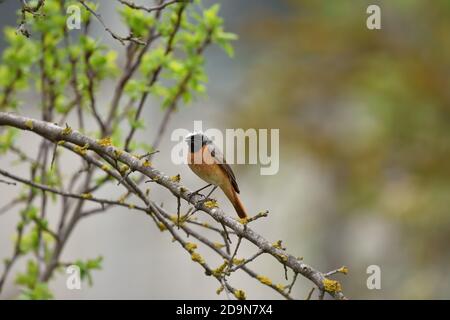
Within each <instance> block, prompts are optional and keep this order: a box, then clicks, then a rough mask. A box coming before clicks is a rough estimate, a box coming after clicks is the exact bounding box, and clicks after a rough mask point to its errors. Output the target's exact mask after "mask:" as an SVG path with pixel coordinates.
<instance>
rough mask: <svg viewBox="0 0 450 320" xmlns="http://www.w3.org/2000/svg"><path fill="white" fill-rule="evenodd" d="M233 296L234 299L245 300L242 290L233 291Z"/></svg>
mask: <svg viewBox="0 0 450 320" xmlns="http://www.w3.org/2000/svg"><path fill="white" fill-rule="evenodd" d="M233 294H234V296H235V297H236V299H238V300H245V299H247V297H246V296H245V292H244V290H234V292H233Z"/></svg>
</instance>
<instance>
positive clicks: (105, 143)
mask: <svg viewBox="0 0 450 320" xmlns="http://www.w3.org/2000/svg"><path fill="white" fill-rule="evenodd" d="M97 143H98V144H99V145H101V146H102V147H109V146H112V141H111V137H105V138H103V139H99V140H97Z"/></svg>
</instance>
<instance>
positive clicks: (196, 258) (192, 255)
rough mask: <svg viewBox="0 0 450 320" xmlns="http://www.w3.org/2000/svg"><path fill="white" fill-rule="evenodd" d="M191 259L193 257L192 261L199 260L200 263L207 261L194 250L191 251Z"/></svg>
mask: <svg viewBox="0 0 450 320" xmlns="http://www.w3.org/2000/svg"><path fill="white" fill-rule="evenodd" d="M191 259H192V261H195V262H198V263H200V264H204V263H205V260H204V259H203V257H202V256H201V255H200V254H199V253H197V252H192V253H191Z"/></svg>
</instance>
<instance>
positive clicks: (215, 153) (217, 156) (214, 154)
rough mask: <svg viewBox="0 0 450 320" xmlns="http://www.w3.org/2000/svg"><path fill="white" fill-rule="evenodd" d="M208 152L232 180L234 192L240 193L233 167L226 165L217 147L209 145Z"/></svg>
mask: <svg viewBox="0 0 450 320" xmlns="http://www.w3.org/2000/svg"><path fill="white" fill-rule="evenodd" d="M208 150H209V152H210V153H211V156H212V157H213V158H214V160H215V161H216V163H217V164H218V165H219V167H220V168H221V169H222V170H223V171H224V172H225V174H226V175H227V176H228V178H230V181H231V185H232V186H233V188H234V190H235V191H236V192H237V193H239V192H240V191H239V187H238V184H237V182H236V177H235V175H234V173H233V170H231V167H230V166H229V165H228V163H226V161H225V157H224V156H223V153H222V152H221V151H220V150H219V149H218V148H217V147H216V146H215V145H212V144H210V145H208Z"/></svg>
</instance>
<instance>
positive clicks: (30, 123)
mask: <svg viewBox="0 0 450 320" xmlns="http://www.w3.org/2000/svg"><path fill="white" fill-rule="evenodd" d="M25 127H27V128H28V129H30V130H33V121H31V120H27V121H25Z"/></svg>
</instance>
